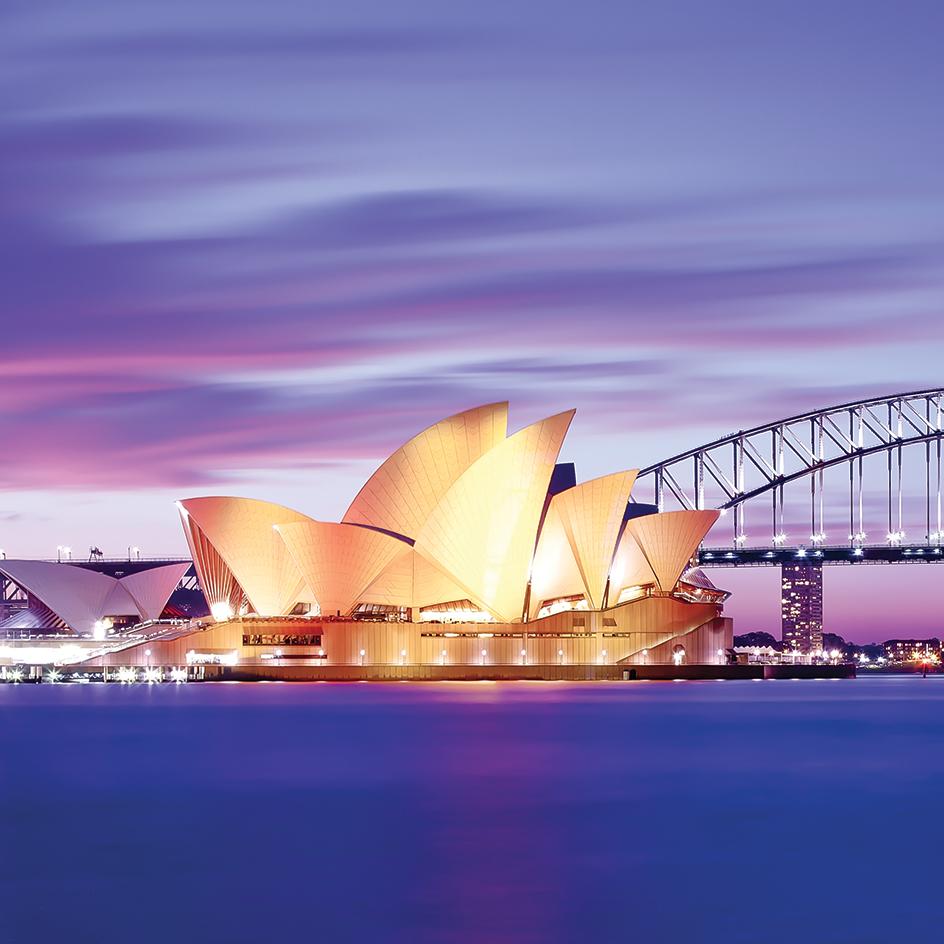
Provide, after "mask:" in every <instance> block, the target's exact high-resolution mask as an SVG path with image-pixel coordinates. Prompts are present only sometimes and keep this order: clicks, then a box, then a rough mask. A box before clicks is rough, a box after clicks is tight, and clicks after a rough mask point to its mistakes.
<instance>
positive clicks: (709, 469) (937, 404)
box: [634, 389, 944, 548]
mask: <svg viewBox="0 0 944 944" xmlns="http://www.w3.org/2000/svg"><path fill="white" fill-rule="evenodd" d="M942 439H944V389H936V390H919V391H916V392H913V393H899V394H894V395H892V396H888V397H878V398H875V399H870V400H861V401H858V402H855V403H843V404H841V405H839V406H834V407H830V408H828V409H824V410H816V411H813V412H809V413H801V414H798V415H796V416H791V417H789V418H788V419H784V420H779V421H777V422H774V423H769V424H767V425H765V426H757V427H755V428H754V429H749V430H739V431H738V432H736V433H732V434H730V435H728V436H725V437H723V438H721V439H717V440H715V441H714V442H711V443H708V444H706V445H704V446H699V447H697V448H695V449H691V450H689V451H688V452H684V453H681V454H680V455H677V456H673V457H672V458H671V459H667V460H666V461H664V462H660V463H658V464H656V465H651V466H649V467H648V468H646V469H643V470H642V471H641V472H640V473H639V477H638V478H637V485H636V488H635V489H634V496H635V500H637V501H639V500H645V499H644V498H642V496H645V495H646V494H647V490H649V491H650V492H651V495H652V501H653V503H654V504H655V505H656V506H657V507H658V509H659V510H660V511H667V510H671V509H672V508H688V509H702V508H720V509H721V510H722V513H723V514H730V516H731V519H732V525H733V539H734V547H735V548H743V547H744V546H745V544H746V542H747V535H746V533H745V526H744V521H745V508H746V506H747V505H748V503H753V504H754V505H756V504H757V503H759V502H762V501H768V500H769V502H770V526H771V532H770V536H769V538H764V539H763V541H762V543H763V544H765V545H767V546H772V547H774V548H782V547H785V546H789V545H793V544H796V545H798V546H801V547H802V546H806V545H807V544H809V545H811V546H813V547H823V546H825V544H826V541H827V534H826V524H825V522H826V507H827V506H826V502H827V488H826V471H827V470H828V469H831V468H834V467H841V466H847V467H848V474H847V475H846V476H844V477H843V478H844V480H845V483H846V484H845V486H844V487H843V491H844V492H845V493H846V494H845V495H844V496H843V501H844V502H847V503H848V542H849V546H850V547H853V548H855V547H863V546H864V545H865V544H866V543H867V542H868V536H869V535H868V531H867V526H866V510H867V509H866V503H865V499H864V496H865V494H866V485H865V467H866V461H865V460H866V459H868V458H869V457H871V456H884V458H885V461H884V462H883V463H881V465H882V474H883V476H884V479H885V481H884V482H883V483H882V486H881V488H882V491H883V492H884V493H885V497H886V498H887V515H883V516H885V517H887V521H886V522H883V524H884V525H887V528H886V530H885V532H884V534H883V535H882V541H880V542H879V543H884V544H886V545H888V546H901V545H903V544H904V539H905V535H906V529H905V519H904V503H903V496H904V495H905V487H904V484H903V483H904V481H905V464H904V457H905V455H908V456H909V462H913V459H912V458H911V457H913V456H916V455H920V460H919V461H920V463H921V465H920V470H917V469H914V468H912V470H911V478H910V479H909V482H912V481H914V479H915V478H916V477H917V473H918V471H920V478H921V479H922V483H923V484H922V490H923V492H924V495H923V498H924V513H923V518H924V521H923V524H924V528H925V534H924V541H925V542H926V544H927V545H931V546H937V547H940V546H941V545H942V544H944V527H942ZM879 461H880V460H879ZM831 481H832V479H831ZM807 482H808V498H807V499H805V500H806V501H808V507H809V528H810V530H809V535H808V537H807V536H805V535H804V536H803V539H802V541H791V540H789V539H788V536H787V534H786V533H785V523H784V503H785V492H786V491H787V488H788V486H796V487H799V488H800V489H806V488H807V486H806V483H807ZM873 484H874V479H873ZM834 488H835V486H831V490H830V493H829V496H828V497H829V500H830V501H831V502H832V503H835V502H836V499H837V495H836V494H835V492H834V491H833V489H834ZM794 493H795V492H794V490H793V489H791V494H794ZM883 503H885V502H883ZM833 543H835V542H833ZM873 543H874V542H873Z"/></svg>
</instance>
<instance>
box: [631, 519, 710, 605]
mask: <svg viewBox="0 0 944 944" xmlns="http://www.w3.org/2000/svg"><path fill="white" fill-rule="evenodd" d="M718 515H719V512H717V511H666V512H662V513H661V514H656V515H644V516H643V517H641V518H633V519H631V520H630V521H627V522H626V533H628V534H629V535H631V536H632V538H634V539H635V542H636V544H637V545H638V546H639V548H640V550H641V551H642V554H643V556H644V558H645V561H646V563H647V564H648V565H649V567H650V568H651V570H652V573H653V574H654V575H655V580H656V585H657V586H658V587H659V589H660V590H665V591H671V590H673V589H674V588H675V584H676V583H677V582H678V579H679V577H680V576H681V575H682V571H683V570H685V567H686V565H687V564H688V562H689V560H690V559H691V556H692V554H694V553H695V550H696V549H697V547H698V545H699V544H701V542H702V540H703V539H704V537H705V535H706V534H707V533H708V532H709V531H710V530H711V526H712V525H713V524H714V523H715V522H716V521H717V520H718ZM624 539H625V535H624Z"/></svg>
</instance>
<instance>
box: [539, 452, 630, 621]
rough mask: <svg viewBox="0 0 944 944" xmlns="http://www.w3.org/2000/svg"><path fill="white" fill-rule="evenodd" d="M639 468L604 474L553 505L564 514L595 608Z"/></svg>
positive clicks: (561, 495) (571, 490)
mask: <svg viewBox="0 0 944 944" xmlns="http://www.w3.org/2000/svg"><path fill="white" fill-rule="evenodd" d="M637 472H638V470H637V469H633V470H632V471H628V472H615V473H613V474H612V475H603V476H600V478H596V479H591V480H590V481H589V482H582V483H581V484H579V485H575V486H574V487H573V488H569V489H567V490H566V491H564V492H560V493H559V494H557V495H555V496H554V498H553V499H552V501H551V508H552V509H554V510H555V511H556V512H557V514H558V515H559V517H560V520H561V524H562V526H563V529H564V532H565V533H566V535H567V540H568V542H569V544H570V548H571V551H572V552H573V555H574V560H575V561H576V563H577V567H578V569H579V570H580V576H581V578H582V580H583V588H584V591H583V592H585V594H586V597H587V600H588V602H589V603H590V606H591V607H592V608H593V609H599V608H600V607H601V606H602V605H603V595H604V593H605V592H606V581H607V578H608V577H609V573H610V567H611V565H612V563H613V555H614V554H615V552H616V542H617V539H618V538H619V533H620V528H622V526H623V517H624V515H625V513H626V503H627V502H628V501H629V493H630V492H631V491H632V488H633V484H634V483H635V481H636V475H637Z"/></svg>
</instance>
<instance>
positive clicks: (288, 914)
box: [0, 677, 944, 944]
mask: <svg viewBox="0 0 944 944" xmlns="http://www.w3.org/2000/svg"><path fill="white" fill-rule="evenodd" d="M942 745H944V678H933V679H932V678H929V679H926V680H922V679H920V678H914V677H909V678H889V677H885V678H864V679H858V680H855V681H843V682H787V681H778V682H686V683H590V684H586V683H585V684H567V683H553V682H552V683H503V684H487V683H469V684H464V685H461V684H418V685H409V684H402V683H399V684H397V683H393V684H389V685H380V684H371V685H366V684H311V685H259V684H256V685H252V684H248V685H235V684H229V685H219V684H217V685H195V684H190V685H184V686H171V685H165V686H160V687H146V686H140V685H139V686H134V687H124V686H119V685H109V686H101V685H86V686H78V685H70V686H66V685H60V686H50V685H21V686H18V687H14V686H11V685H0V823H2V832H0V922H2V923H0V939H2V940H3V941H5V942H14V944H19V942H27V941H29V942H36V941H39V942H46V941H54V940H59V939H62V940H67V941H69V942H84V941H96V942H111V941H136V942H150V941H161V942H166V941H168V940H177V941H191V940H194V941H195V940H201V941H208V942H221V944H235V942H244V941H245V942H250V941H251V942H256V941H272V942H276V941H283V940H289V939H291V940H305V941H325V942H335V941H370V942H386V941H411V942H427V941H428V942H503V941H509V942H512V941H513V942H530V941H541V942H558V941H568V942H569V941H575V942H577V941H579V942H584V941H592V942H601V941H630V940H632V941H639V942H660V941H667V942H675V941H685V942H700V941H724V942H742V941H743V942H751V944H755V942H781V941H782V942H797V941H804V942H897V941H904V940H908V941H940V940H941V933H942V932H941V930H940V917H939V915H940V890H939V889H940V874H941V869H940V865H939V863H940V856H941V852H942V849H944V844H942V839H944V836H942V830H944V827H942V825H941V822H942V817H941V813H940V803H941V796H942V790H944V752H942V749H941V748H942Z"/></svg>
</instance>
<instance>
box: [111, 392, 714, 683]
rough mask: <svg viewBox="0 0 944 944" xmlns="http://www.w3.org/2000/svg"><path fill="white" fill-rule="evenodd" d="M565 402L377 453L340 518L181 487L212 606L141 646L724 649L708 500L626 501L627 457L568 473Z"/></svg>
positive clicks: (298, 650)
mask: <svg viewBox="0 0 944 944" xmlns="http://www.w3.org/2000/svg"><path fill="white" fill-rule="evenodd" d="M573 416H574V411H572V410H571V411H567V412H564V413H559V414H557V415H555V416H551V417H548V418H546V419H543V420H540V421H538V422H536V423H533V424H531V425H529V426H526V427H524V428H523V429H520V430H518V431H517V432H514V433H512V434H511V435H509V434H508V429H507V424H508V404H507V403H491V404H486V405H483V406H479V407H476V408H475V409H471V410H467V411H465V412H462V413H458V414H456V415H454V416H450V417H448V418H447V419H444V420H441V421H440V422H438V423H435V424H434V425H432V426H430V427H428V428H427V429H425V430H423V431H422V432H420V433H419V434H417V435H416V436H415V437H413V438H412V439H411V440H409V442H407V443H406V444H404V445H403V446H402V447H400V448H399V449H398V450H397V451H396V452H394V453H393V454H392V455H391V456H390V457H389V458H388V459H387V460H386V461H384V462H383V463H382V464H381V465H380V467H379V468H378V469H377V471H376V472H375V473H374V474H373V475H372V476H371V477H370V478H369V479H368V481H367V482H366V483H365V484H364V485H363V487H362V488H361V489H360V491H359V492H358V493H357V495H356V496H355V498H354V500H353V501H352V502H351V504H350V507H349V508H348V509H347V511H346V513H345V514H344V516H343V518H342V520H341V521H340V522H327V521H316V520H314V519H312V518H310V517H308V516H307V515H305V514H302V513H300V512H298V511H293V510H291V509H289V508H285V507H282V506H280V505H276V504H272V503H270V502H266V501H259V500H256V499H249V498H231V497H203V498H191V499H187V500H184V501H181V502H178V509H179V512H180V517H181V522H182V525H183V529H184V533H185V535H186V539H187V542H188V544H189V547H190V551H191V554H192V556H193V560H194V564H195V566H196V570H197V573H198V575H199V579H200V585H201V587H202V588H203V591H204V593H205V595H206V598H207V603H208V605H209V608H210V612H211V614H212V618H211V619H210V620H208V621H207V622H206V624H205V625H203V626H201V627H200V628H198V629H195V631H194V632H192V633H188V634H183V635H180V636H178V637H177V638H174V639H170V640H161V641H155V642H154V644H153V645H152V646H151V649H153V652H151V649H149V656H148V658H149V660H153V662H155V663H158V664H164V665H170V664H183V663H185V662H189V663H190V664H193V663H194V662H197V663H204V664H210V663H214V662H219V663H222V664H229V665H234V664H248V663H256V664H259V663H264V662H265V661H266V660H296V661H297V662H305V663H307V664H322V665H334V666H364V665H387V666H397V665H405V666H423V665H425V666H436V665H440V666H444V665H453V666H456V665H469V666H472V665H476V666H483V665H488V666H520V665H542V664H543V665H555V664H558V665H564V664H567V665H575V664H586V665H590V664H593V665H600V664H606V665H616V664H623V665H631V664H647V663H648V664H661V663H664V664H672V663H675V664H676V665H678V664H680V663H683V662H684V663H696V664H717V663H718V662H720V661H723V656H724V651H725V650H726V649H727V648H728V647H730V646H731V644H732V639H731V636H732V630H731V621H730V620H728V619H726V618H724V617H723V616H722V604H723V602H724V599H725V598H726V596H727V594H726V593H725V592H724V591H721V590H719V589H718V588H716V587H715V586H713V584H712V583H711V582H710V581H709V580H708V578H707V577H706V576H705V575H704V573H703V572H701V571H699V570H697V569H695V568H693V567H692V566H691V565H692V558H693V555H694V553H695V551H696V549H697V548H698V546H699V544H700V543H701V541H702V539H703V538H704V537H705V535H706V534H707V533H708V531H709V529H710V528H711V526H712V525H713V524H714V522H715V520H716V518H717V515H718V513H717V512H716V511H676V512H668V513H656V512H655V511H654V509H653V508H652V506H649V505H642V504H636V503H634V502H632V501H631V500H630V497H631V492H632V488H633V484H634V481H635V478H636V471H635V470H627V471H620V472H615V473H613V474H610V475H604V476H601V477H599V478H595V479H592V480H590V481H586V482H581V483H579V484H578V483H577V482H576V481H575V476H574V468H573V466H572V465H569V464H559V463H558V456H559V453H560V450H561V446H562V445H563V442H564V438H565V436H566V434H567V431H568V429H569V427H570V423H571V421H572V419H573ZM129 656H130V657H133V650H132V651H125V652H124V653H122V656H121V660H122V661H124V662H128V661H129ZM139 658H140V654H139ZM131 661H134V660H133V658H132V659H131Z"/></svg>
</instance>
